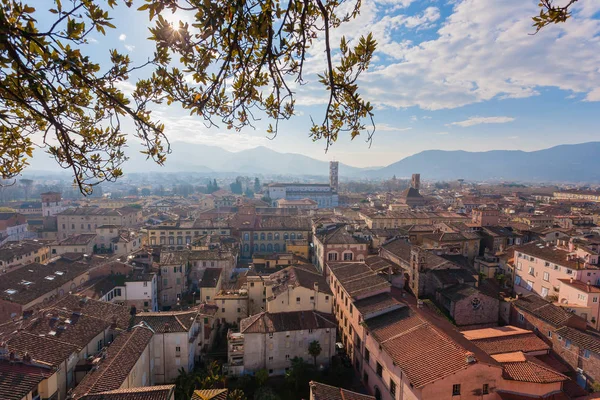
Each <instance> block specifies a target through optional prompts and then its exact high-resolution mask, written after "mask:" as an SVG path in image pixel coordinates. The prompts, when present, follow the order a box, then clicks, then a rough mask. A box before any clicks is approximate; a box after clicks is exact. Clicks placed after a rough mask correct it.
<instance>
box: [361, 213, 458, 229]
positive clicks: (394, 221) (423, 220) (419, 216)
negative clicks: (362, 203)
mask: <svg viewBox="0 0 600 400" xmlns="http://www.w3.org/2000/svg"><path fill="white" fill-rule="evenodd" d="M359 216H360V218H362V219H363V220H364V221H365V223H366V224H367V226H368V227H369V229H392V228H399V227H401V226H404V225H434V224H437V223H441V222H467V221H468V218H467V217H465V216H464V215H460V214H456V213H453V212H446V211H440V212H431V211H416V210H402V211H390V210H386V211H364V212H360V213H359Z"/></svg>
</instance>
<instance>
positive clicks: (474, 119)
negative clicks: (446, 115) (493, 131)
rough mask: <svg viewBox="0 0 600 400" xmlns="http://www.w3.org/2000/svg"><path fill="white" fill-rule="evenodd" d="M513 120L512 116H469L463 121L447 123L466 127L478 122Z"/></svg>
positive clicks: (494, 122) (502, 122)
mask: <svg viewBox="0 0 600 400" xmlns="http://www.w3.org/2000/svg"><path fill="white" fill-rule="evenodd" d="M514 120H515V119H514V118H513V117H470V118H469V119H466V120H464V121H457V122H452V123H450V124H448V125H457V126H462V127H468V126H473V125H479V124H505V123H507V122H512V121H514Z"/></svg>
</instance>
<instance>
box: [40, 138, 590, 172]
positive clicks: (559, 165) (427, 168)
mask: <svg viewBox="0 0 600 400" xmlns="http://www.w3.org/2000/svg"><path fill="white" fill-rule="evenodd" d="M136 150H138V149H136V148H135V147H132V148H130V151H129V155H130V160H129V161H127V163H126V164H125V166H124V167H123V169H124V171H125V172H158V171H161V172H200V173H211V172H219V173H224V172H229V173H239V174H244V175H248V174H252V173H254V174H267V175H298V176H300V175H314V176H326V175H327V174H328V173H329V165H328V162H326V161H320V160H316V159H314V158H311V157H308V156H305V155H301V154H295V153H279V152H277V151H275V150H271V149H269V148H267V147H262V146H261V147H256V148H252V149H248V150H243V151H240V152H230V151H227V150H225V149H222V148H220V147H216V146H207V145H202V144H193V143H184V142H175V143H173V144H172V153H171V154H170V155H169V156H168V158H167V163H166V165H165V166H164V167H160V166H157V165H155V164H154V163H152V162H151V161H146V160H145V157H144V156H143V155H141V154H139V152H138V151H136ZM30 169H31V170H46V171H48V170H53V169H56V167H55V163H54V161H53V160H52V159H50V158H48V157H44V156H43V155H41V156H35V157H34V159H33V160H31V165H30ZM415 172H418V173H420V174H421V176H422V177H423V179H426V180H454V179H459V178H462V179H467V180H477V181H482V180H513V181H524V182H550V181H554V182H557V181H565V182H600V142H589V143H580V144H570V145H559V146H555V147H551V148H548V149H543V150H537V151H530V152H526V151H515V150H493V151H485V152H467V151H445V150H427V151H422V152H420V153H417V154H414V155H412V156H409V157H406V158H403V159H401V160H399V161H398V162H395V163H393V164H390V165H388V166H386V167H382V168H357V167H352V166H349V165H346V164H342V163H340V178H341V179H344V178H371V179H387V178H391V177H392V176H394V175H395V176H396V177H398V178H401V177H409V176H410V175H411V174H412V173H415Z"/></svg>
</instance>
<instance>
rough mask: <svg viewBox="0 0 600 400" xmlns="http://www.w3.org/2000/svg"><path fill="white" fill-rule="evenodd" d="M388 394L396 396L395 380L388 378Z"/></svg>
mask: <svg viewBox="0 0 600 400" xmlns="http://www.w3.org/2000/svg"><path fill="white" fill-rule="evenodd" d="M390 394H391V395H392V396H394V397H395V396H396V382H394V381H393V380H391V379H390Z"/></svg>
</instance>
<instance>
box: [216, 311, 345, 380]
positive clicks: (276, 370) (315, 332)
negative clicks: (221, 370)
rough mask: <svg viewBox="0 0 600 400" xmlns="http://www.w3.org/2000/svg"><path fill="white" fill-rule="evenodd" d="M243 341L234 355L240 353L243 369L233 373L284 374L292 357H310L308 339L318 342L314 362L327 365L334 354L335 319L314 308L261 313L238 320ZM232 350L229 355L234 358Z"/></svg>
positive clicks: (240, 339)
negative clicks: (265, 372)
mask: <svg viewBox="0 0 600 400" xmlns="http://www.w3.org/2000/svg"><path fill="white" fill-rule="evenodd" d="M240 334H241V335H240V336H241V337H240V338H239V342H241V341H242V340H243V344H242V345H241V348H240V346H239V345H238V347H237V354H240V353H241V354H243V357H242V360H241V362H238V363H241V365H243V368H237V369H235V370H234V373H235V374H254V373H256V371H258V370H260V369H266V370H267V371H268V373H269V375H284V374H285V372H286V371H287V370H288V369H289V367H290V361H291V360H292V359H294V358H295V357H301V358H303V359H305V360H310V359H312V356H311V355H310V353H309V352H308V348H309V345H310V343H311V342H313V341H317V342H319V344H320V345H321V349H322V350H321V354H320V355H319V356H318V357H317V360H316V361H317V365H323V366H327V365H329V363H330V361H331V357H332V356H333V355H334V353H335V322H334V321H333V318H332V316H331V314H323V313H320V312H316V311H292V312H280V313H269V312H262V313H259V314H256V315H253V316H251V317H248V318H245V319H243V320H242V321H241V322H240ZM232 356H233V353H231V352H230V354H228V358H229V359H231V358H233V357H232Z"/></svg>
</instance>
